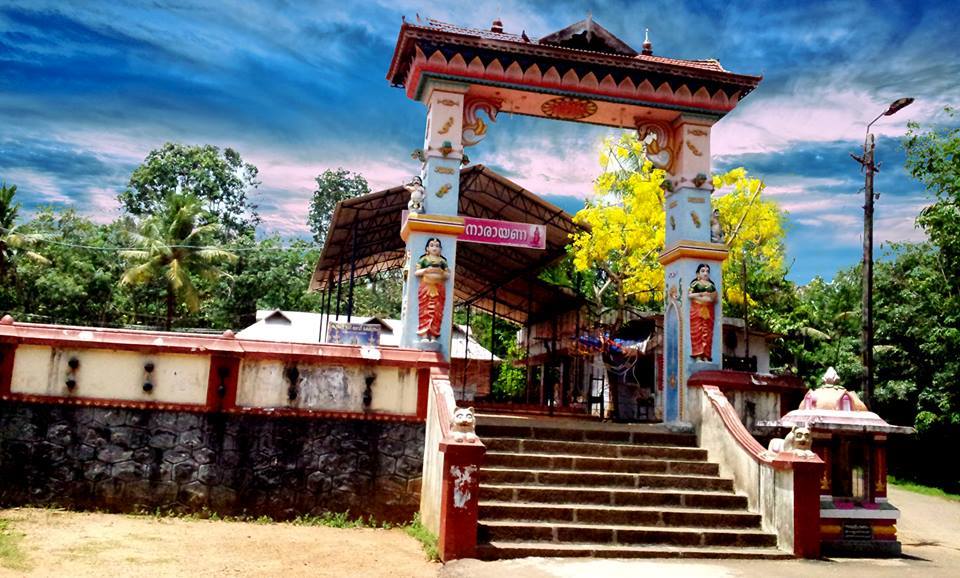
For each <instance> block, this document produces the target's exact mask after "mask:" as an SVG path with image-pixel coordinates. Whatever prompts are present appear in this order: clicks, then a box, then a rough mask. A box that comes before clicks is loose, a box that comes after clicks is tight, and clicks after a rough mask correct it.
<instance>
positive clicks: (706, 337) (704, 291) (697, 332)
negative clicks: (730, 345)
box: [689, 263, 717, 361]
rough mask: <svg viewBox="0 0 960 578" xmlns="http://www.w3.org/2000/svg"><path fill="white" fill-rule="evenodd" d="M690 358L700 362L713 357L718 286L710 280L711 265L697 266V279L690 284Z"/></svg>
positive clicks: (702, 264) (701, 264)
mask: <svg viewBox="0 0 960 578" xmlns="http://www.w3.org/2000/svg"><path fill="white" fill-rule="evenodd" d="M689 297H690V356H691V357H693V358H694V359H696V360H698V361H710V360H711V359H712V357H713V321H714V319H715V317H716V313H715V312H716V306H715V303H716V301H717V286H716V285H714V283H713V281H712V280H711V279H710V265H707V264H706V263H700V264H699V265H697V278H696V279H694V280H693V283H690V291H689Z"/></svg>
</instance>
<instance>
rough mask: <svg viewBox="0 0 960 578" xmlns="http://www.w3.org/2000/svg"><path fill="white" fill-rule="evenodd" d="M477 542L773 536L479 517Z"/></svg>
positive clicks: (759, 541)
mask: <svg viewBox="0 0 960 578" xmlns="http://www.w3.org/2000/svg"><path fill="white" fill-rule="evenodd" d="M477 537H478V540H479V542H500V541H506V542H510V541H514V542H551V543H575V544H609V545H654V544H665V545H670V546H687V547H690V546H729V547H746V548H768V547H773V546H776V544H777V537H776V536H775V535H773V534H768V533H765V532H762V531H760V530H746V529H742V528H737V529H729V528H724V529H714V528H703V527H677V528H664V527H657V526H642V525H631V526H624V525H598V524H573V523H570V524H562V523H550V522H513V521H497V520H483V521H481V522H480V523H479V524H478V527H477Z"/></svg>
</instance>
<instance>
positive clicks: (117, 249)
mask: <svg viewBox="0 0 960 578" xmlns="http://www.w3.org/2000/svg"><path fill="white" fill-rule="evenodd" d="M0 232H2V233H8V232H9V230H8V229H4V228H0ZM31 242H33V243H46V244H48V245H56V246H59V247H69V248H72V249H88V250H91V251H105V252H115V253H119V252H122V251H143V250H144V247H109V246H98V245H84V244H81V243H68V242H66V241H56V240H53V239H48V238H45V237H42V236H41V237H37V238H34V239H31ZM166 247H169V248H171V249H196V250H198V251H203V250H211V249H212V250H218V251H229V252H231V253H238V252H239V253H243V252H249V251H303V252H306V251H319V250H320V247H318V246H315V245H314V246H306V247H297V246H294V245H287V246H280V247H263V246H254V247H223V246H221V245H166Z"/></svg>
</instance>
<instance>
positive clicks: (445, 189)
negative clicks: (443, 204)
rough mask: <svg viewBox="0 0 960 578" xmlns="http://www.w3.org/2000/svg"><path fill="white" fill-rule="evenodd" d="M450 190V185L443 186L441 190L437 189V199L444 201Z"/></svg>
mask: <svg viewBox="0 0 960 578" xmlns="http://www.w3.org/2000/svg"><path fill="white" fill-rule="evenodd" d="M450 189H451V186H450V183H446V184H444V185H442V186H441V187H440V188H439V189H437V198H438V199H442V198H443V196H444V195H446V194H447V193H449V192H450Z"/></svg>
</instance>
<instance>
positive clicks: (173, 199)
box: [120, 193, 236, 330]
mask: <svg viewBox="0 0 960 578" xmlns="http://www.w3.org/2000/svg"><path fill="white" fill-rule="evenodd" d="M204 222H205V224H201V223H204ZM138 229H139V230H138V232H137V233H134V234H133V238H134V241H135V243H136V244H137V245H138V246H139V247H140V249H137V250H127V251H122V252H121V256H123V257H125V258H127V259H128V260H130V261H131V262H132V263H133V266H131V267H130V268H129V269H127V270H126V271H125V272H124V274H123V276H122V277H121V279H120V283H121V284H122V285H141V284H146V283H150V282H151V281H153V280H155V279H157V278H162V279H163V284H164V285H165V288H166V328H167V329H168V330H169V329H170V327H171V326H172V323H173V318H174V315H175V312H176V308H177V305H178V304H181V303H182V304H183V305H185V306H186V308H187V310H188V311H191V312H196V311H197V310H199V309H200V293H199V291H197V287H196V284H195V282H194V277H195V276H196V277H200V278H203V279H205V280H207V281H208V282H212V281H213V280H216V279H217V278H219V277H220V276H221V275H222V274H223V272H222V271H221V269H220V268H219V267H218V265H219V264H220V263H222V262H228V263H229V262H234V261H236V256H235V255H234V254H233V253H231V252H229V251H226V250H224V249H220V248H218V247H213V246H209V245H208V243H210V242H211V241H212V240H213V239H214V237H215V236H216V234H217V233H218V232H219V231H220V225H219V224H218V223H215V222H210V219H209V217H208V216H206V215H205V214H204V211H203V208H202V207H201V204H200V200H199V199H197V198H196V197H194V196H193V195H189V194H178V193H173V194H169V195H167V198H166V203H165V204H164V205H162V206H161V207H160V211H159V212H158V213H156V214H154V215H152V216H150V217H148V218H146V219H145V220H143V221H142V222H141V223H140V226H139V227H138Z"/></svg>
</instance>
